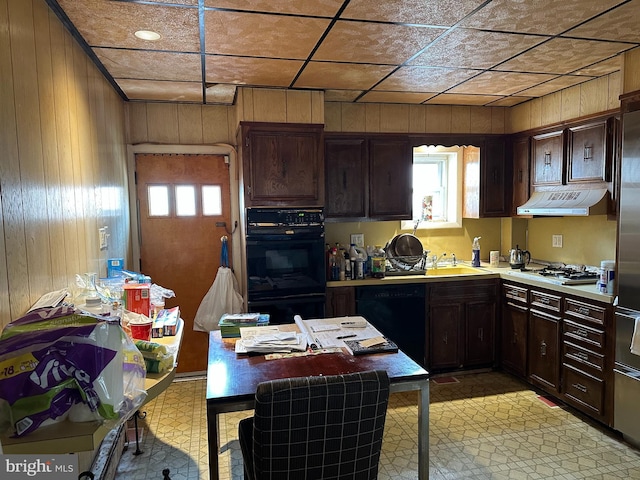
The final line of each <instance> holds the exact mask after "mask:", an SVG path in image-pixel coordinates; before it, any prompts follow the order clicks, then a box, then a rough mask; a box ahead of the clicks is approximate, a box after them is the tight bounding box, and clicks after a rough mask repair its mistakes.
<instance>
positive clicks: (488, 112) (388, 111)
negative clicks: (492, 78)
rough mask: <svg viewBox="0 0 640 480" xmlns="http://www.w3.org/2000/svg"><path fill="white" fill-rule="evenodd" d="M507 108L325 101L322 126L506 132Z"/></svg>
mask: <svg viewBox="0 0 640 480" xmlns="http://www.w3.org/2000/svg"><path fill="white" fill-rule="evenodd" d="M506 110H507V109H506V108H504V107H470V106H456V105H400V104H384V103H358V104H355V103H341V102H326V103H325V106H324V118H325V122H324V123H325V130H326V131H328V132H371V133H381V132H389V133H480V134H481V133H498V134H499V133H505V118H506Z"/></svg>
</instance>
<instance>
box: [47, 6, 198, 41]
mask: <svg viewBox="0 0 640 480" xmlns="http://www.w3.org/2000/svg"><path fill="white" fill-rule="evenodd" d="M58 3H59V4H60V6H61V7H62V8H64V11H65V13H66V14H67V16H68V17H69V19H70V20H71V21H72V22H73V24H74V25H75V26H76V28H77V29H78V31H79V32H80V34H81V35H82V36H83V38H84V39H85V40H86V42H87V43H88V44H89V45H91V46H94V47H95V46H97V47H102V46H110V47H117V48H137V49H143V50H147V49H149V50H170V51H174V52H197V51H199V49H200V33H199V27H198V9H197V8H186V7H173V6H165V5H161V4H157V5H146V4H138V3H129V2H113V1H107V0H59V2H58ZM89 8H90V9H91V10H90V12H91V13H90V14H88V11H89V10H88V9H89ZM138 30H153V31H155V32H157V33H159V34H160V35H161V38H160V39H159V40H156V41H153V42H150V41H148V40H141V39H139V38H137V37H136V36H134V33H135V32H136V31H138Z"/></svg>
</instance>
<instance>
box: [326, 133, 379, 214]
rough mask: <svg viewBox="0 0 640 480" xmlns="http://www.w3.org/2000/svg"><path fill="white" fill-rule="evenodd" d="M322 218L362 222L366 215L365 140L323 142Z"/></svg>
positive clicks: (366, 171) (352, 139)
mask: <svg viewBox="0 0 640 480" xmlns="http://www.w3.org/2000/svg"><path fill="white" fill-rule="evenodd" d="M324 161H325V171H326V173H325V178H326V202H325V210H324V213H325V217H327V218H354V219H356V218H364V217H365V216H366V214H367V212H366V210H365V208H366V205H367V191H366V188H365V187H366V185H367V183H368V182H367V180H368V170H369V168H368V167H369V166H368V165H367V143H366V140H365V139H364V138H325V141H324Z"/></svg>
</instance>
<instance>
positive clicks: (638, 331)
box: [631, 317, 640, 355]
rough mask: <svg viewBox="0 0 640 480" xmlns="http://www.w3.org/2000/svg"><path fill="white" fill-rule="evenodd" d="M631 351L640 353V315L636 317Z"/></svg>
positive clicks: (635, 353)
mask: <svg viewBox="0 0 640 480" xmlns="http://www.w3.org/2000/svg"><path fill="white" fill-rule="evenodd" d="M631 353H633V354H634V355H640V317H636V323H635V326H634V328H633V336H632V337H631Z"/></svg>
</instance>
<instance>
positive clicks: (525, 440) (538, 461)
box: [116, 372, 640, 480]
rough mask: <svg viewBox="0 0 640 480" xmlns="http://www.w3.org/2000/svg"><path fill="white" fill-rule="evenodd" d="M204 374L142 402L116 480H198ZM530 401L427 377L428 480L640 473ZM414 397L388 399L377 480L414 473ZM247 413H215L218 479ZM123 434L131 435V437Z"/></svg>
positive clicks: (568, 420)
mask: <svg viewBox="0 0 640 480" xmlns="http://www.w3.org/2000/svg"><path fill="white" fill-rule="evenodd" d="M205 388H206V380H205V379H202V378H200V379H188V380H187V379H185V380H180V381H175V382H174V383H173V384H172V385H171V386H170V387H169V388H168V389H167V390H166V391H165V392H164V393H163V394H162V395H160V396H159V397H158V398H156V399H155V400H153V401H152V402H150V403H149V404H147V405H145V408H144V409H145V411H146V417H145V418H144V420H142V421H141V422H140V425H141V428H142V442H141V447H140V449H141V450H142V451H143V452H144V453H142V454H141V455H137V456H134V455H132V452H133V451H134V450H135V444H133V443H132V444H131V445H130V447H129V449H128V450H127V451H126V452H124V454H123V457H122V460H121V461H120V464H119V466H118V471H117V475H116V478H117V479H122V480H147V479H154V480H162V479H163V475H162V470H163V469H165V468H168V469H169V470H170V478H171V479H172V480H191V479H193V480H195V479H200V480H208V478H209V474H208V445H207V426H206V405H205V403H206V401H205ZM555 402H557V401H555V400H554V399H549V398H544V397H542V398H541V397H540V395H539V393H537V392H535V391H534V390H532V388H531V387H530V386H529V385H527V384H525V383H523V382H521V381H519V380H517V379H515V378H514V377H512V376H510V375H506V374H503V373H499V372H488V373H476V374H469V375H456V376H455V377H452V378H440V379H437V378H436V379H434V380H432V382H431V385H430V408H429V415H430V438H429V467H430V469H429V470H430V475H429V476H430V478H431V479H435V480H452V479H459V478H464V479H480V480H482V479H516V480H520V479H522V480H525V479H532V480H533V479H562V480H573V479H589V480H609V479H621V478H624V479H640V451H639V450H637V449H635V448H633V447H631V446H629V445H627V444H626V443H624V442H623V441H622V440H621V439H620V438H619V437H618V436H617V435H616V434H615V432H613V431H611V430H609V429H606V428H603V427H601V426H600V425H599V424H597V423H596V422H592V421H590V420H589V419H587V418H586V417H584V416H582V415H581V414H579V413H578V412H576V411H575V410H573V409H571V408H569V407H565V406H563V405H562V404H560V403H559V402H558V403H555ZM417 412H418V408H417V394H416V393H414V392H410V393H394V394H392V395H391V399H390V404H389V409H388V412H387V420H386V424H385V436H384V440H383V447H382V455H381V460H380V472H379V476H378V478H379V479H380V480H390V479H393V480H404V479H407V480H408V479H412V480H413V479H416V478H417V477H418V475H417V458H418V456H417V415H418V413H417ZM251 414H252V412H251V411H243V412H234V413H229V414H225V415H223V416H222V417H221V419H220V422H219V426H220V436H221V444H222V446H223V447H222V452H221V454H220V479H221V480H241V479H242V478H243V469H242V455H241V452H240V446H239V444H238V441H237V428H238V422H239V421H240V420H241V419H242V418H245V417H247V416H250V415H251ZM129 439H130V440H132V441H133V439H134V437H133V435H132V434H130V435H129Z"/></svg>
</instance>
